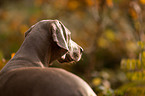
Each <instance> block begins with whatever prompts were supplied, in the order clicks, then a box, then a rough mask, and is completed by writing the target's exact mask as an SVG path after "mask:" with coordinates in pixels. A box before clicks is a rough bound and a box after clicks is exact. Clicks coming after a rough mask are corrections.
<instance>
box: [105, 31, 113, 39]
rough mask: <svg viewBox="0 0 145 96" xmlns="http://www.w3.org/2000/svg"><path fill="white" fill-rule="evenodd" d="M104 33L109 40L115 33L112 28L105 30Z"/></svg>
mask: <svg viewBox="0 0 145 96" xmlns="http://www.w3.org/2000/svg"><path fill="white" fill-rule="evenodd" d="M105 35H106V37H107V38H108V39H109V40H112V41H113V40H114V39H115V34H114V33H113V31H112V30H106V32H105Z"/></svg>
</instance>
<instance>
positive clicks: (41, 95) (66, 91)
mask: <svg viewBox="0 0 145 96" xmlns="http://www.w3.org/2000/svg"><path fill="white" fill-rule="evenodd" d="M70 35H71V33H70V31H69V30H68V29H67V28H66V27H65V26H64V25H63V24H62V23H61V22H60V21H58V20H42V21H40V22H38V23H36V24H35V25H33V26H32V27H31V28H30V29H29V30H28V31H27V32H26V33H25V40H24V42H23V44H22V45H21V47H20V49H19V50H18V51H17V52H16V54H15V56H14V57H13V58H12V59H11V60H10V61H9V62H8V63H7V64H6V65H5V66H4V68H3V69H2V70H1V72H0V96H96V94H95V93H94V92H93V90H92V89H91V88H90V87H89V85H88V84H87V83H86V82H85V81H83V80H82V79H81V78H79V77H78V76H76V75H74V74H72V73H70V72H68V71H65V70H63V69H60V68H50V67H48V65H49V64H50V63H52V62H53V61H54V60H58V61H59V62H61V63H63V62H77V61H79V60H80V58H81V54H82V51H83V49H82V48H81V47H80V46H79V45H77V44H76V43H75V42H74V41H72V40H71V38H70ZM47 67H48V68H47Z"/></svg>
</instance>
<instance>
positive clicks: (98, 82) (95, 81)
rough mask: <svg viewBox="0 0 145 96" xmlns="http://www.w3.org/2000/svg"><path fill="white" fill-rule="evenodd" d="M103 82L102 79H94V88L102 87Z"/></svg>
mask: <svg viewBox="0 0 145 96" xmlns="http://www.w3.org/2000/svg"><path fill="white" fill-rule="evenodd" d="M101 82H102V80H101V79H100V78H94V79H93V80H92V83H93V85H94V86H98V85H100V84H101Z"/></svg>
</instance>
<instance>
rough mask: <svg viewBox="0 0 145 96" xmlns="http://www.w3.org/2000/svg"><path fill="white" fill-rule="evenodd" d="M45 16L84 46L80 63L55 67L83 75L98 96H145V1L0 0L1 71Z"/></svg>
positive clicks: (55, 65)
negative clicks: (58, 22)
mask: <svg viewBox="0 0 145 96" xmlns="http://www.w3.org/2000/svg"><path fill="white" fill-rule="evenodd" d="M44 19H58V20H60V21H61V22H63V24H64V25H65V26H66V27H67V28H68V29H69V30H70V31H71V32H72V39H73V40H74V41H75V42H77V43H78V44H79V45H80V46H82V47H83V48H84V53H83V56H82V59H81V60H80V61H79V62H77V63H75V64H59V63H57V62H54V64H53V65H51V67H60V68H64V69H66V70H68V71H70V72H72V73H74V74H76V75H78V76H80V77H81V78H83V79H84V80H85V81H87V82H88V83H89V85H90V86H91V87H92V88H93V90H94V91H95V92H96V93H97V94H98V96H145V88H144V86H145V83H144V80H145V71H144V69H145V63H144V62H145V59H144V58H143V56H144V57H145V52H144V41H145V35H144V32H145V27H144V26H145V0H0V69H1V68H2V67H3V66H4V65H5V64H6V62H7V61H8V60H9V59H10V58H11V57H12V56H13V55H14V53H15V52H16V51H17V50H18V49H19V47H20V45H21V44H22V42H23V40H24V33H25V32H26V31H27V30H28V29H29V27H31V26H32V25H33V24H35V23H36V22H38V21H40V20H44ZM127 58H129V59H127ZM133 60H134V61H133ZM143 60H144V61H143ZM121 62H123V63H121ZM134 62H135V63H134ZM122 64H123V65H122ZM133 64H134V65H133ZM140 65H142V66H140ZM124 66H125V67H124ZM136 66H139V68H138V67H136ZM122 67H123V68H122ZM136 69H139V70H136ZM140 74H141V75H140ZM138 78H141V79H138ZM131 94H133V95H131ZM135 94H136V95H135Z"/></svg>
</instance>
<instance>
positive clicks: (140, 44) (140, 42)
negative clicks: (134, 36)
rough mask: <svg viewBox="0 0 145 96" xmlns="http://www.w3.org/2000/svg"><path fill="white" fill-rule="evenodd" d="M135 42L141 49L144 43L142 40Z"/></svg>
mask: <svg viewBox="0 0 145 96" xmlns="http://www.w3.org/2000/svg"><path fill="white" fill-rule="evenodd" d="M137 44H138V46H140V47H141V49H143V48H144V45H145V44H144V42H142V41H138V42H137Z"/></svg>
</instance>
